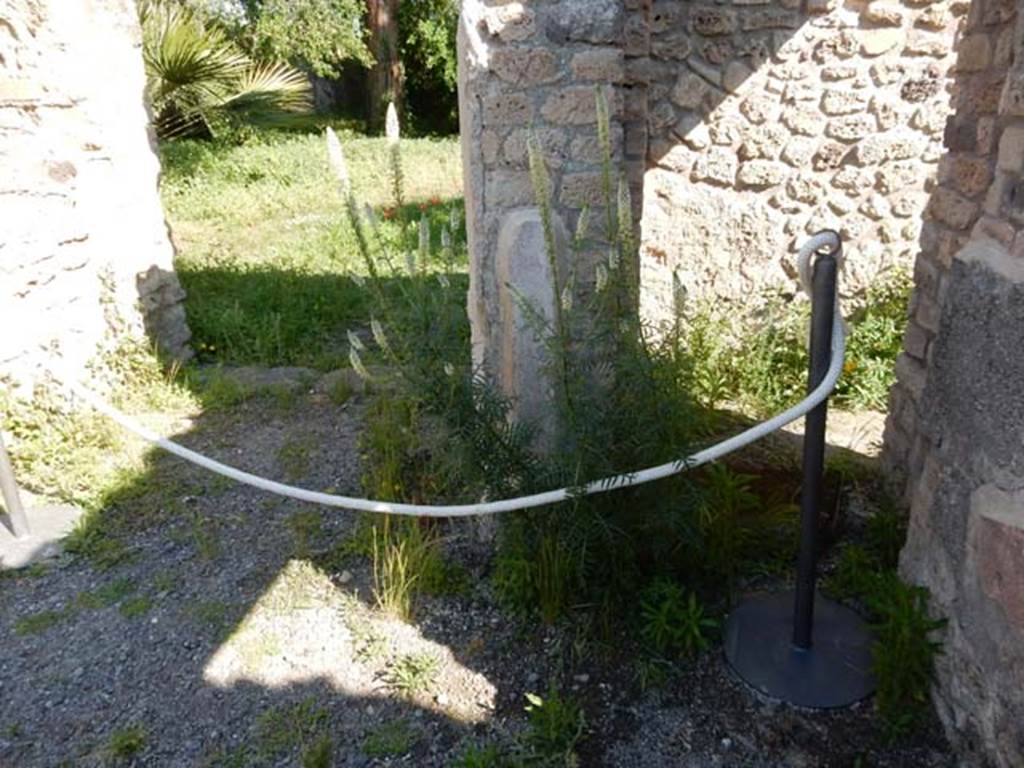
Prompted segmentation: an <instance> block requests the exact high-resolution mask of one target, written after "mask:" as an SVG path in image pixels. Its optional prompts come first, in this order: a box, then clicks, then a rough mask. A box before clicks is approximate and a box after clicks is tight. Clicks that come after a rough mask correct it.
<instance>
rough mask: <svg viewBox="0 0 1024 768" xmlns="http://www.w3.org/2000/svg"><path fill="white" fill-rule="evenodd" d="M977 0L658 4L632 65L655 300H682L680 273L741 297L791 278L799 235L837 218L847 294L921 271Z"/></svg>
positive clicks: (658, 313) (984, 53)
mask: <svg viewBox="0 0 1024 768" xmlns="http://www.w3.org/2000/svg"><path fill="white" fill-rule="evenodd" d="M966 9H967V4H966V3H965V2H944V1H943V2H920V0H908V1H907V2H904V3H899V2H858V1H857V0H853V1H852V2H851V1H849V0H847V1H846V2H835V1H834V0H809V2H804V3H801V2H799V1H798V0H781V2H766V1H762V0H735V1H734V2H730V3H716V4H714V5H712V4H710V3H709V4H705V5H702V4H697V3H688V2H655V3H653V5H652V6H651V7H650V8H649V10H646V11H645V13H646V19H645V26H646V29H647V31H648V32H649V42H648V51H649V55H648V56H646V57H644V58H643V59H641V60H638V61H637V66H636V68H635V69H633V70H631V71H630V73H629V76H630V78H631V79H633V80H636V81H638V82H641V83H642V84H643V85H644V86H645V87H646V88H647V92H648V99H647V104H648V107H647V108H648V115H647V117H648V119H647V125H648V138H647V153H646V157H647V163H646V165H647V172H646V175H645V180H644V205H643V237H642V251H641V265H642V270H643V271H642V276H641V287H642V291H643V295H644V299H645V301H644V309H645V312H646V313H647V314H648V315H649V316H651V317H654V318H658V317H663V316H665V314H666V313H668V312H671V310H672V302H673V297H674V289H673V285H674V283H676V284H681V285H682V286H684V287H685V288H686V289H687V290H688V292H689V293H690V295H693V294H696V295H698V296H714V297H717V298H726V299H732V300H739V301H744V302H749V301H750V300H751V297H753V296H757V294H758V293H759V292H762V291H764V290H765V289H768V288H777V287H781V288H783V289H784V290H787V291H789V292H792V290H793V289H794V287H795V283H794V279H795V276H796V272H795V262H794V258H795V255H796V252H797V250H798V248H799V245H800V244H801V243H802V242H803V240H804V239H805V238H806V237H807V235H809V234H812V233H814V232H816V231H818V230H821V229H823V228H826V227H827V228H831V229H836V230H838V231H839V232H840V233H841V234H842V235H843V238H844V241H845V249H846V256H847V260H846V267H845V270H844V274H843V276H842V279H841V290H842V291H843V293H844V294H846V295H853V294H858V293H859V292H861V291H863V289H864V288H865V287H866V286H867V285H869V284H870V283H871V282H872V281H873V280H875V279H876V278H877V277H878V276H879V275H880V274H881V273H883V272H884V271H886V270H888V269H891V268H892V267H893V266H895V265H902V266H904V267H907V268H909V267H910V265H911V264H912V262H913V257H914V254H915V252H916V247H917V241H918V236H919V231H920V218H921V212H922V211H923V209H924V206H925V203H926V202H927V200H928V191H929V189H930V185H931V184H932V183H933V181H934V177H935V170H936V163H937V161H938V159H939V157H940V155H941V151H942V145H941V139H942V129H943V126H944V124H945V119H946V116H947V114H948V111H949V94H948V92H947V91H948V89H947V84H948V72H949V69H950V66H951V64H952V62H953V58H954V57H953V55H952V49H953V46H952V41H953V39H954V36H955V34H956V30H957V28H958V27H959V26H960V24H961V22H962V19H963V16H964V14H965V13H966ZM973 55H974V59H973V60H972V61H971V62H970V66H975V67H978V66H984V64H985V57H991V55H992V51H990V50H988V49H984V50H982V49H981V48H980V47H979V48H978V49H976V50H974V53H973ZM965 64H966V62H962V65H965ZM979 183H980V184H984V179H980V180H978V179H975V184H979ZM673 275H675V280H673Z"/></svg>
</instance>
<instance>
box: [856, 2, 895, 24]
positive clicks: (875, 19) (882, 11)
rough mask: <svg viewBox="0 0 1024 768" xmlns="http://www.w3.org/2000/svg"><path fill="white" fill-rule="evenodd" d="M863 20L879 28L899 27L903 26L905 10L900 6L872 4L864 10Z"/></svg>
mask: <svg viewBox="0 0 1024 768" xmlns="http://www.w3.org/2000/svg"><path fill="white" fill-rule="evenodd" d="M863 18H864V20H865V21H867V22H870V23H872V24H878V25H879V26H883V27H899V26H902V25H903V10H902V9H901V8H900V7H899V6H898V5H892V4H889V3H876V2H872V3H870V4H869V5H868V7H867V8H865V9H864V14H863Z"/></svg>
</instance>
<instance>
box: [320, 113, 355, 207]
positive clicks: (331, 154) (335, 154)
mask: <svg viewBox="0 0 1024 768" xmlns="http://www.w3.org/2000/svg"><path fill="white" fill-rule="evenodd" d="M326 136H327V159H328V160H329V161H330V164H331V169H332V170H333V171H334V175H335V176H337V177H338V184H339V185H340V186H341V191H342V192H343V193H344V194H346V195H347V194H348V193H349V191H350V189H351V187H352V182H351V180H350V179H349V175H348V164H347V163H346V162H345V153H344V152H343V151H342V149H341V140H340V139H339V138H338V134H336V133H335V132H334V129H333V128H331V127H330V126H328V127H327V131H326Z"/></svg>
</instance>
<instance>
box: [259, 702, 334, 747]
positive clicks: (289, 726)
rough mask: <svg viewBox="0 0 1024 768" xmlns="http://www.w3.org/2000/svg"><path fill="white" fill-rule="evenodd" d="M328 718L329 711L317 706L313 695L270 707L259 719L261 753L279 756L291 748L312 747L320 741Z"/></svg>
mask: <svg viewBox="0 0 1024 768" xmlns="http://www.w3.org/2000/svg"><path fill="white" fill-rule="evenodd" d="M329 720H330V716H329V714H328V712H327V710H326V709H324V708H323V707H318V706H317V705H316V699H315V698H313V697H310V698H308V699H305V700H303V701H300V702H298V703H297V704H292V705H290V706H286V707H277V708H275V709H271V710H268V711H266V712H264V713H263V714H261V715H260V716H259V719H258V720H257V730H258V732H259V736H258V739H259V751H260V754H261V755H263V756H264V757H279V756H280V755H282V754H283V753H284V752H286V751H288V750H291V749H295V748H299V749H300V750H305V749H306V748H307V747H313V746H315V745H316V744H318V743H319V742H320V741H321V739H322V737H323V733H322V731H323V729H324V728H325V727H326V726H327V723H328V721H329Z"/></svg>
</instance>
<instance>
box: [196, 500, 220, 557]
mask: <svg viewBox="0 0 1024 768" xmlns="http://www.w3.org/2000/svg"><path fill="white" fill-rule="evenodd" d="M189 528H190V530H191V532H192V541H193V543H194V544H195V548H196V553H197V554H198V555H199V557H200V558H201V559H203V560H206V561H210V560H216V559H217V557H219V556H220V538H219V537H218V536H217V522H216V520H214V519H213V518H211V517H209V516H208V515H205V514H203V513H202V512H201V511H200V510H198V509H197V510H195V511H194V512H193V513H192V515H191V518H190V520H189Z"/></svg>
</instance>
